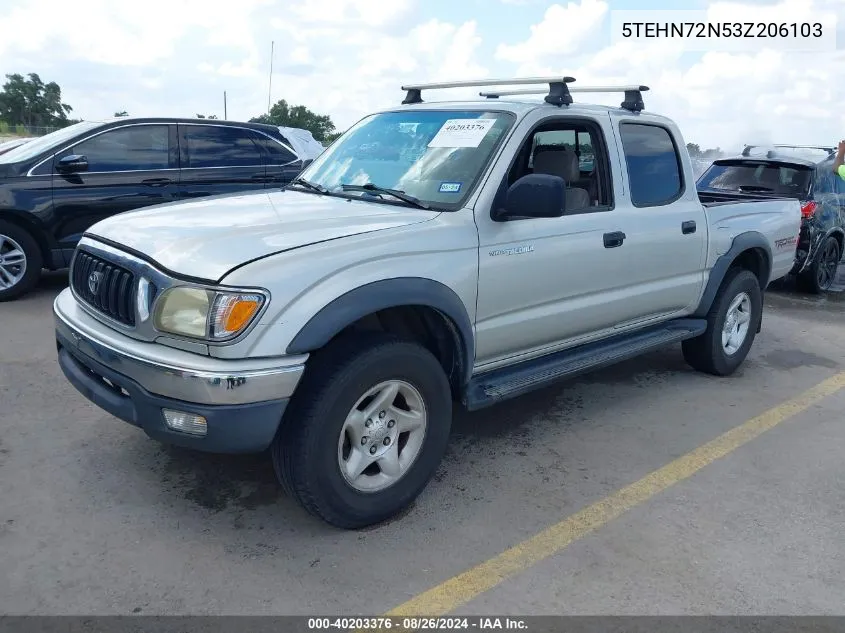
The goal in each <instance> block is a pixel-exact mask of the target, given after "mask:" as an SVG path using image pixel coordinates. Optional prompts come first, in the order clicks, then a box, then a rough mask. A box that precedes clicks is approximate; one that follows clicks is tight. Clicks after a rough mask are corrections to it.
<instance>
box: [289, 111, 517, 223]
mask: <svg viewBox="0 0 845 633" xmlns="http://www.w3.org/2000/svg"><path fill="white" fill-rule="evenodd" d="M514 118H515V117H514V116H513V115H512V114H510V113H505V112H485V111H480V110H468V111H456V110H425V111H423V110H417V111H413V110H409V111H407V112H386V113H382V114H374V115H372V116H369V117H367V118H366V119H363V120H362V121H360V122H359V123H358V124H357V125H355V126H354V127H353V128H352V129H350V130H349V131H348V132H347V133H346V134H345V135H344V136H343V138H341V139H339V140H338V141H337V142H335V143H334V144H333V145H332V146H331V147H330V148H329V149H327V150H326V152H325V153H324V154H323V155H322V156H320V157H319V158H318V159H317V160H316V161H314V163H313V164H312V165H310V166H309V167H308V168H307V169H306V170H305V171H304V172H303V173H302V177H303V178H304V179H305V180H308V181H310V182H312V183H314V184H317V185H322V186H323V187H325V188H326V189H328V190H329V191H331V192H333V193H335V192H336V193H340V192H342V187H343V185H363V184H366V183H373V184H375V185H377V186H379V187H385V188H388V189H398V190H400V191H403V192H404V193H407V194H409V195H412V196H414V197H416V198H419V199H420V200H422V201H424V202H427V203H430V204H431V205H432V206H435V207H441V208H442V207H447V208H448V207H452V208H454V207H457V206H459V205H460V204H461V203H462V202H463V200H464V199H465V198H466V196H467V195H469V192H470V191H471V190H472V188H473V186H474V185H475V183H476V181H477V180H478V178H479V177H480V176H481V173H482V171H483V170H484V168H485V166H486V165H487V163H488V161H489V160H490V157H491V156H492V154H493V152H494V151H495V149H496V148H497V147H498V144H499V142H500V141H501V139H502V138H503V137H504V133H505V132H506V131H507V130H508V128H510V126H511V125H512V123H513V120H514ZM345 195H353V194H351V193H349V194H345ZM354 195H356V196H357V195H362V196H367V195H371V194H367V193H361V194H358V193H355V194H354ZM385 199H390V198H389V196H385Z"/></svg>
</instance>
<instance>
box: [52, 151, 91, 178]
mask: <svg viewBox="0 0 845 633" xmlns="http://www.w3.org/2000/svg"><path fill="white" fill-rule="evenodd" d="M56 171H59V172H61V173H63V174H76V173H79V172H81V171H88V158H87V157H85V156H82V155H81V154H70V155H69V156H65V157H64V158H62V159H60V160H59V162H57V163H56Z"/></svg>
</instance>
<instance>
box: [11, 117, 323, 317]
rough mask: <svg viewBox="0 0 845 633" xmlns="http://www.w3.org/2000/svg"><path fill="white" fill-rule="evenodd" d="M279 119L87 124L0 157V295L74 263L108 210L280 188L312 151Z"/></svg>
mask: <svg viewBox="0 0 845 633" xmlns="http://www.w3.org/2000/svg"><path fill="white" fill-rule="evenodd" d="M294 147H296V145H294V144H292V143H291V142H290V141H289V140H288V139H287V138H286V137H285V136H284V135H283V134H282V132H281V131H280V130H279V128H277V127H274V126H272V125H262V124H257V123H237V122H233V121H220V120H216V119H213V120H209V119H171V118H127V117H122V118H118V119H113V120H110V121H106V122H82V123H77V124H75V125H72V126H70V127H66V128H63V129H61V130H59V131H57V132H53V133H52V134H48V135H47V136H43V137H40V138H37V139H34V140H31V141H29V142H28V143H25V144H24V145H21V146H20V147H17V148H15V149H12V150H10V151H9V152H6V153H4V154H0V301H6V300H9V299H14V298H16V297H19V296H21V295H23V294H24V293H26V292H28V291H29V290H30V289H32V287H33V286H34V285H35V284H36V283H37V282H38V279H39V277H40V276H41V271H42V269H44V268H47V269H51V270H56V269H61V268H65V267H67V265H68V263H69V262H70V257H71V255H72V254H73V249H74V247H75V246H76V243H77V242H78V241H79V239H80V237H81V236H82V234H83V233H84V232H85V231H86V230H87V229H88V228H89V227H90V226H91V225H93V224H94V223H96V222H98V221H99V220H102V219H104V218H106V217H109V216H112V215H115V214H117V213H122V212H124V211H130V210H133V209H138V208H140V207H146V206H150V205H154V204H161V203H167V202H174V201H178V200H189V199H192V198H198V197H201V196H212V195H218V194H229V193H234V192H248V191H255V190H261V189H268V188H273V189H276V188H279V187H281V186H283V185H285V184H287V183H289V182H290V181H291V180H292V179H293V178H294V177H295V176H296V175H297V174H298V173H299V172H300V171H301V170H302V168H303V167H304V166H305V165H306V164H307V163H309V162H310V160H311V159H313V158H314V157H313V156H310V157H303V156H299V155H297V153H296V151H295V150H294Z"/></svg>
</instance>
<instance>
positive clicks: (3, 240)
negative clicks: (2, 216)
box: [0, 220, 43, 301]
mask: <svg viewBox="0 0 845 633" xmlns="http://www.w3.org/2000/svg"><path fill="white" fill-rule="evenodd" d="M42 265H43V262H42V258H41V250H40V249H39V248H38V243H37V242H36V241H35V239H34V238H33V237H32V236H31V235H30V234H29V233H27V232H26V231H25V230H24V229H22V228H20V227H19V226H17V225H15V224H11V223H9V222H4V221H2V220H0V301H11V300H12V299H17V298H18V297H20V296H22V295H24V294H26V293H27V292H29V291H30V290H32V289H33V288H34V287H35V285H36V284H37V283H38V280H39V279H40V278H41V266H42Z"/></svg>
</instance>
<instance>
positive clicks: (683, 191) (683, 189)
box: [619, 120, 689, 209]
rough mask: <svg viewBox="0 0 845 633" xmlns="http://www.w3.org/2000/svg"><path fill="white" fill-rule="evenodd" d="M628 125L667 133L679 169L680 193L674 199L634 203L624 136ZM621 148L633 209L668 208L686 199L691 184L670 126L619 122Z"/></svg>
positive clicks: (639, 122)
mask: <svg viewBox="0 0 845 633" xmlns="http://www.w3.org/2000/svg"><path fill="white" fill-rule="evenodd" d="M626 125H628V126H640V127H652V128H657V129H660V130H663V131H664V132H666V135H667V136H668V137H669V141H670V142H671V143H672V149H673V150H674V153H675V165H676V166H677V169H678V192H677V193H676V194H675V196H673V197H672V198H668V199H666V200H663V201H660V202H657V203H648V204H644V203H638V202H635V201H634V192H633V187H632V179H631V170H630V166H629V165H628V154H627V152H626V151H625V139H624V136H623V129H624V127H625V126H626ZM619 147H620V150H621V152H620V156H621V158H622V160H623V161H624V166H625V172H626V174H627V176H628V178H627V180H628V198H629V199H630V201H631V205H632V206H633V207H635V208H637V209H649V208H654V207H665V206H668V205H670V204H674V203H675V202H677V201H678V200H680V199H681V198H683V197H684V195H685V194H686V192H687V187H688V186H689V184H688V183H687V181H686V174H685V173H684V166H683V163H682V161H681V154H680V152H679V151H678V141H677V139H676V138H675V135H674V134H672V130H671V129H669V127H668V126H666V125H662V124H660V123H656V122H651V121H648V122H641V121H631V120H623V121H620V122H619Z"/></svg>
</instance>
